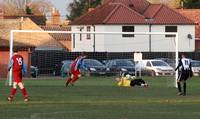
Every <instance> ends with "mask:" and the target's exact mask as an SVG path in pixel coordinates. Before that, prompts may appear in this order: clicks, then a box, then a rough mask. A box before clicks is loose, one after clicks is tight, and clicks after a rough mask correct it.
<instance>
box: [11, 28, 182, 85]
mask: <svg viewBox="0 0 200 119" xmlns="http://www.w3.org/2000/svg"><path fill="white" fill-rule="evenodd" d="M177 39H178V37H177V33H155V32H82V31H79V32H70V31H31V30H14V31H12V32H11V36H10V55H11V56H12V53H13V48H14V47H18V48H19V49H20V52H19V53H21V54H22V55H23V57H24V59H25V63H26V64H27V66H28V68H27V69H28V74H27V75H26V77H28V78H40V79H50V78H53V79H55V78H56V79H57V78H58V79H59V78H60V77H64V76H66V72H67V71H68V68H69V66H70V65H67V63H69V62H71V61H72V60H74V59H75V58H76V57H77V56H79V55H80V53H81V52H86V53H87V55H88V58H89V59H97V60H98V61H100V62H101V63H103V64H104V67H105V70H104V69H101V68H99V69H98V63H97V64H95V62H93V61H88V62H86V61H85V62H86V64H87V63H88V68H87V69H83V72H84V73H87V74H89V75H86V76H90V75H93V74H94V75H98V76H101V75H109V76H110V75H114V76H115V75H118V74H119V72H120V71H122V70H123V71H127V72H131V73H134V74H135V75H137V76H143V77H145V76H159V77H162V78H163V79H166V83H167V85H170V86H171V85H174V84H175V83H174V81H175V74H176V73H175V72H174V67H175V65H176V59H178V51H177V49H178V45H177V44H176V42H177V41H178V40H177ZM138 52H139V53H142V59H141V60H136V59H135V58H134V53H138ZM116 59H124V60H123V61H122V60H116ZM114 60H116V61H114ZM91 62H93V63H91ZM90 63H91V64H90ZM130 63H133V64H134V66H135V67H134V66H132V64H130ZM90 65H91V66H90ZM92 65H97V66H93V67H92ZM95 68H96V69H95ZM92 70H95V71H92ZM11 75H12V73H10V75H9V76H10V77H11ZM55 76H56V77H55ZM9 79H11V78H9ZM10 82H11V81H10Z"/></svg>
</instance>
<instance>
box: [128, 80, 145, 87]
mask: <svg viewBox="0 0 200 119" xmlns="http://www.w3.org/2000/svg"><path fill="white" fill-rule="evenodd" d="M141 84H145V81H144V80H142V79H134V80H131V83H130V85H131V86H135V85H138V86H141Z"/></svg>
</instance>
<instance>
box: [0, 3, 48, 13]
mask: <svg viewBox="0 0 200 119" xmlns="http://www.w3.org/2000/svg"><path fill="white" fill-rule="evenodd" d="M2 6H3V9H4V14H6V15H23V14H26V13H27V12H26V7H29V8H30V9H31V12H32V14H35V15H38V14H45V13H47V12H49V11H50V10H51V7H52V4H51V3H50V2H49V1H48V0H4V1H3V2H2Z"/></svg>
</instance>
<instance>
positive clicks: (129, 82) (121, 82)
mask: <svg viewBox="0 0 200 119" xmlns="http://www.w3.org/2000/svg"><path fill="white" fill-rule="evenodd" d="M115 80H116V81H117V85H118V86H123V87H134V86H136V85H137V86H142V87H148V84H147V83H146V82H145V81H144V80H143V79H141V78H139V79H136V78H135V76H132V75H130V74H128V73H122V74H121V75H120V77H117V78H116V79H115Z"/></svg>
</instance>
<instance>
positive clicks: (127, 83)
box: [117, 78, 131, 87]
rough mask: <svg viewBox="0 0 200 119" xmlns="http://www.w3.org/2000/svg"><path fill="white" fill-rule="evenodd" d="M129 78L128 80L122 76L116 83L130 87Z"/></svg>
mask: <svg viewBox="0 0 200 119" xmlns="http://www.w3.org/2000/svg"><path fill="white" fill-rule="evenodd" d="M130 84H131V80H128V79H126V78H122V79H121V80H120V81H119V82H118V83H117V85H118V86H124V87H131V85H130Z"/></svg>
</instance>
